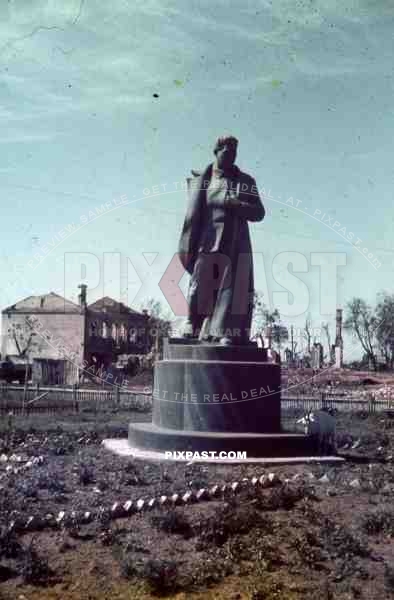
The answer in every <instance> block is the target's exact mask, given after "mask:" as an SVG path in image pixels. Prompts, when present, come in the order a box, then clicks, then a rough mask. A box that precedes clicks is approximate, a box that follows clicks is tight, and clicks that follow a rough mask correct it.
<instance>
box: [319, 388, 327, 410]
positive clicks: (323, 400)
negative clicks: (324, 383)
mask: <svg viewBox="0 0 394 600" xmlns="http://www.w3.org/2000/svg"><path fill="white" fill-rule="evenodd" d="M320 402H321V408H322V410H326V408H327V394H326V392H321V394H320Z"/></svg>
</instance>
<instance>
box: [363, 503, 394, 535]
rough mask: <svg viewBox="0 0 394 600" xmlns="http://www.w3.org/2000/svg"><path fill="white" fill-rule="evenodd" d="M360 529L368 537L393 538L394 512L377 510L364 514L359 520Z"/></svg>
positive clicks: (391, 510)
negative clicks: (385, 536) (380, 534)
mask: <svg viewBox="0 0 394 600" xmlns="http://www.w3.org/2000/svg"><path fill="white" fill-rule="evenodd" d="M361 527H362V529H363V531H364V532H365V533H367V534H368V535H377V534H379V533H383V534H385V535H390V536H394V510H393V509H390V508H388V509H382V508H378V509H376V510H373V511H369V512H367V513H365V514H364V515H363V517H362V520H361Z"/></svg>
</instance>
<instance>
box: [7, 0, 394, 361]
mask: <svg viewBox="0 0 394 600" xmlns="http://www.w3.org/2000/svg"><path fill="white" fill-rule="evenodd" d="M393 26H394V2H392V1H390V2H387V1H385V2H383V1H367V0H363V1H362V0H354V1H350V2H346V3H344V2H342V1H340V0H314V1H306V0H305V1H300V2H298V1H296V0H291V1H290V0H275V2H274V1H272V2H268V1H265V0H255V1H253V2H252V1H248V0H246V1H243V2H238V3H236V2H230V1H229V0H225V1H224V0H216V1H209V2H208V1H206V0H199V1H198V2H197V1H195V0H189V1H188V2H181V1H180V0H144V1H141V0H133V1H129V2H127V1H126V0H112V1H111V3H108V4H107V3H104V2H101V1H100V0H68V1H67V2H64V1H63V0H10V1H9V2H2V3H1V4H0V119H1V121H2V127H1V130H2V136H1V139H0V144H1V145H0V147H1V148H2V150H3V152H2V156H3V159H2V162H1V165H0V186H1V191H2V198H3V200H2V207H3V214H2V219H1V225H0V248H1V251H0V271H1V275H2V286H1V289H0V307H1V309H4V308H5V307H7V306H9V305H11V304H14V303H15V302H16V301H18V300H21V299H23V298H25V297H26V296H29V295H35V294H45V293H48V292H50V291H54V292H56V293H59V294H60V295H63V296H66V297H67V298H69V299H71V300H74V301H77V296H78V292H79V290H78V288H77V285H78V284H79V283H82V282H84V283H87V285H88V301H89V302H90V301H94V300H96V299H97V298H100V297H101V296H103V295H109V296H112V297H114V298H115V299H117V300H122V301H124V302H126V304H128V305H130V306H132V307H138V306H140V305H141V303H143V302H144V300H145V299H146V298H149V297H155V298H157V299H158V300H161V302H162V304H163V307H164V308H165V309H166V310H169V311H170V312H171V311H172V313H173V312H174V306H173V301H172V300H171V298H170V299H169V294H168V293H167V292H166V293H163V291H162V289H161V288H160V287H159V282H160V280H161V278H162V277H163V275H164V273H165V272H166V269H167V268H168V266H169V264H170V263H171V259H172V258H173V256H174V254H175V252H176V251H177V245H178V239H179V235H180V231H181V228H182V224H183V219H184V215H185V210H186V205H187V193H186V191H185V189H184V184H185V180H186V177H188V176H190V170H191V169H197V170H198V169H202V168H204V167H205V166H206V165H207V164H208V163H210V162H211V161H212V160H213V158H214V156H213V152H212V151H213V146H214V143H215V141H216V138H217V137H218V136H219V135H222V134H224V133H230V134H232V135H235V136H236V137H237V138H238V140H239V147H238V156H237V164H238V166H239V167H240V168H241V169H242V170H244V171H246V172H247V173H249V174H251V175H252V176H253V177H254V178H255V179H256V182H257V186H258V189H259V191H260V195H261V197H262V200H263V203H264V205H265V208H266V211H267V214H266V217H265V219H264V221H262V222H260V223H252V224H250V231H251V236H252V244H253V251H254V254H255V256H254V268H255V286H256V289H257V290H258V291H260V292H261V293H262V294H264V302H265V303H266V304H267V306H269V307H270V308H271V309H274V308H278V309H279V310H280V313H281V316H282V320H283V322H285V323H287V324H288V325H290V324H293V325H294V326H295V327H296V328H299V329H300V328H301V327H302V325H303V323H304V322H305V319H306V318H307V317H308V316H310V317H311V319H312V324H313V326H314V327H315V328H316V331H318V329H319V327H320V326H321V323H322V322H328V323H329V324H330V326H331V334H332V337H333V336H334V335H335V328H334V317H335V309H336V308H337V307H340V308H341V307H342V308H345V306H346V303H347V302H348V301H349V300H350V299H351V298H353V297H355V296H359V297H362V298H364V299H365V300H366V301H367V302H369V303H370V304H374V303H375V301H376V297H377V293H378V292H380V291H386V292H389V293H391V292H392V291H393V290H392V271H393V257H394V254H393V252H394V244H393V239H392V229H393V220H394V214H393V210H392V189H393V179H394V164H393V161H392V155H393V149H394V138H393V135H392V131H393V124H394V109H393V102H392V98H393V86H394V79H393V72H394V66H393V61H392V56H393V53H394V40H393V35H392V31H393ZM180 285H181V289H183V291H184V292H185V291H186V286H187V277H186V276H185V277H183V278H182V280H181V283H180ZM172 291H173V290H172ZM170 296H171V294H170ZM178 305H179V303H178ZM178 305H177V306H178ZM175 310H178V309H176V308H175ZM178 316H179V315H178ZM351 352H355V353H356V354H357V349H354V348H352V350H351ZM345 354H346V348H345Z"/></svg>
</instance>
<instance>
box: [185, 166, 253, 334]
mask: <svg viewBox="0 0 394 600" xmlns="http://www.w3.org/2000/svg"><path fill="white" fill-rule="evenodd" d="M212 168H213V165H212V164H210V165H209V166H208V167H207V168H206V169H205V171H204V172H203V173H202V174H201V175H200V176H199V177H197V178H196V179H195V180H194V181H193V182H192V185H191V189H189V206H188V209H187V213H186V217H185V221H184V225H183V229H182V234H181V237H180V241H179V248H178V252H179V258H180V260H181V262H182V264H183V266H184V268H185V269H186V270H187V271H188V272H189V273H190V275H191V279H190V286H189V298H188V302H189V318H190V321H191V322H192V324H193V327H194V328H200V327H201V325H202V322H203V319H204V318H205V317H206V316H209V317H210V322H209V331H208V332H207V333H208V334H210V335H213V336H215V337H223V336H226V332H227V336H228V337H233V338H234V341H236V340H238V341H240V342H241V343H245V342H246V341H247V340H248V339H249V333H250V326H251V318H252V310H253V292H254V280H253V257H252V247H251V242H250V236H249V227H248V221H261V220H262V219H263V218H264V215H265V210H264V206H263V204H262V202H261V199H260V197H259V194H258V191H257V187H256V182H255V180H254V179H253V177H251V176H250V175H248V174H246V173H243V172H242V171H240V170H239V169H238V167H236V166H234V167H233V170H232V173H231V185H232V187H233V189H235V190H236V192H237V197H238V200H239V202H240V205H239V206H225V204H224V202H225V195H226V193H225V191H224V190H223V191H222V193H221V194H220V193H219V194H216V195H215V197H214V200H213V199H212V196H211V192H210V190H209V189H208V187H209V184H210V181H211V177H212ZM207 190H208V192H207ZM213 263H217V264H218V266H217V267H213ZM214 268H215V269H216V273H215V274H216V277H218V276H219V279H218V280H217V281H215V282H213V279H212V277H213V269H214ZM213 288H215V289H213ZM230 330H231V331H230ZM237 330H239V332H237Z"/></svg>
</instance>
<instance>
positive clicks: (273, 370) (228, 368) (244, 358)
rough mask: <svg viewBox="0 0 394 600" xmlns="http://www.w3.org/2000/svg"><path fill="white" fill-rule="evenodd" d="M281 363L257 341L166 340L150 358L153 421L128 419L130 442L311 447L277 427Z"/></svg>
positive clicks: (270, 452)
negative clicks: (159, 352)
mask: <svg viewBox="0 0 394 600" xmlns="http://www.w3.org/2000/svg"><path fill="white" fill-rule="evenodd" d="M280 415H281V409H280V366H279V365H278V364H275V363H272V362H268V361H267V353H266V350H264V349H262V348H258V347H257V345H254V344H252V343H251V344H250V345H247V346H220V345H215V344H206V343H198V342H197V343H196V342H195V341H193V342H187V340H184V339H178V340H171V343H167V344H166V345H165V348H164V355H163V360H160V361H158V362H157V363H156V365H155V373H154V389H153V420H152V423H149V424H146V423H132V424H130V426H129V444H130V445H131V446H136V447H138V448H145V449H150V450H160V451H165V450H171V451H174V450H192V451H198V452H201V451H203V450H205V451H220V450H223V451H227V452H228V451H230V450H234V451H246V452H247V454H248V455H251V456H294V455H295V454H298V455H302V454H309V455H311V453H313V450H314V449H313V447H312V446H311V440H310V438H308V437H307V436H305V435H303V434H297V433H286V432H283V431H282V430H281V417H280Z"/></svg>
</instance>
